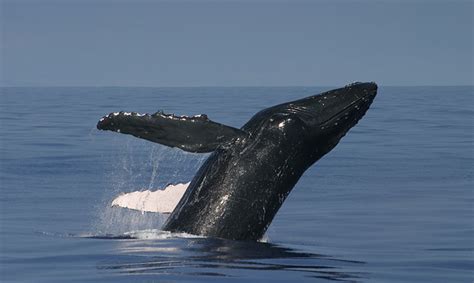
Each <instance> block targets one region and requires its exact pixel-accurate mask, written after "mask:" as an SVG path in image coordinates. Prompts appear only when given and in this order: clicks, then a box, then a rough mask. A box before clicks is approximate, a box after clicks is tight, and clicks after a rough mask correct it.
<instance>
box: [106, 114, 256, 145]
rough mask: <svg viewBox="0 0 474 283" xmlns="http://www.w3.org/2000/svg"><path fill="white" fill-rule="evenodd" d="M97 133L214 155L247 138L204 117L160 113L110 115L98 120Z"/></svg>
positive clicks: (242, 133)
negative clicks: (236, 140)
mask: <svg viewBox="0 0 474 283" xmlns="http://www.w3.org/2000/svg"><path fill="white" fill-rule="evenodd" d="M97 129H99V130H109V131H115V132H119V133H123V134H130V135H133V136H135V137H138V138H142V139H146V140H149V141H152V142H156V143H159V144H162V145H166V146H169V147H178V148H180V149H182V150H185V151H189V152H196V153H203V152H211V151H214V150H215V149H216V148H217V147H218V146H219V145H221V144H225V143H227V142H230V141H232V140H234V139H237V138H239V137H244V136H246V135H247V134H246V133H245V132H244V131H242V130H239V129H236V128H233V127H229V126H226V125H222V124H219V123H216V122H213V121H211V120H209V119H208V118H207V116H206V115H197V116H192V117H187V116H174V115H168V114H164V113H162V112H157V113H155V114H152V115H150V114H138V113H134V112H132V113H129V112H116V113H110V114H109V115H107V116H104V117H102V119H100V121H99V122H98V123H97Z"/></svg>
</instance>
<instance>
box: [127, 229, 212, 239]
mask: <svg viewBox="0 0 474 283" xmlns="http://www.w3.org/2000/svg"><path fill="white" fill-rule="evenodd" d="M124 235H126V236H131V237H132V238H135V239H140V240H164V239H171V238H187V239H194V238H204V237H203V236H199V235H192V234H188V233H173V232H169V231H163V230H159V229H146V230H138V231H130V232H125V233H124Z"/></svg>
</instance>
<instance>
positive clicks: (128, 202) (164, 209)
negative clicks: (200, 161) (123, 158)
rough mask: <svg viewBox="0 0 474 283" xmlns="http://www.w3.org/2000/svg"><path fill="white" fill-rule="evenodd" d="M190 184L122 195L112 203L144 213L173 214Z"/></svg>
mask: <svg viewBox="0 0 474 283" xmlns="http://www.w3.org/2000/svg"><path fill="white" fill-rule="evenodd" d="M188 185H189V183H186V184H175V185H168V186H167V187H166V188H165V189H163V190H156V191H150V190H146V191H136V192H131V193H125V194H121V195H119V196H118V197H116V198H115V199H114V200H113V201H112V206H118V207H123V208H128V209H133V210H139V211H142V212H159V213H171V212H172V211H173V210H174V208H175V207H176V205H177V204H178V202H179V201H180V199H181V197H182V196H183V194H184V192H185V191H186V189H187V188H188Z"/></svg>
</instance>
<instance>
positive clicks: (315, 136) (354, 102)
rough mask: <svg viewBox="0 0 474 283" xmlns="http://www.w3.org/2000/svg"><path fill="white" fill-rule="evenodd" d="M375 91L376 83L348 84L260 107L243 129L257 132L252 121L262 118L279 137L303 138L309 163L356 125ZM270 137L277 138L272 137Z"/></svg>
mask: <svg viewBox="0 0 474 283" xmlns="http://www.w3.org/2000/svg"><path fill="white" fill-rule="evenodd" d="M376 94H377V84H375V83H373V82H370V83H360V82H356V83H352V84H349V85H346V86H345V87H342V88H338V89H334V90H331V91H327V92H324V93H321V94H318V95H313V96H309V97H306V98H303V99H299V100H295V101H291V102H287V103H283V104H279V105H276V106H273V107H270V108H267V109H264V110H262V111H260V112H259V113H257V114H256V115H255V116H254V117H253V118H252V119H251V120H250V121H249V122H248V123H247V124H246V125H245V126H244V127H243V129H245V130H248V131H250V132H251V131H256V132H258V131H259V128H260V127H261V125H262V124H261V123H257V122H256V121H264V122H263V123H266V125H267V126H266V128H267V130H270V131H272V130H273V131H274V132H281V133H283V136H289V135H291V136H298V139H293V140H297V142H300V141H302V140H303V141H304V144H305V146H308V147H311V148H313V149H314V150H313V153H312V154H311V158H310V159H311V163H313V162H315V161H317V160H318V159H319V158H321V157H322V156H323V155H324V154H326V153H328V152H329V151H330V150H331V149H333V148H334V147H335V146H336V145H337V143H338V142H339V141H340V140H341V138H342V137H343V136H344V135H345V134H346V133H347V132H348V131H349V130H350V129H351V128H352V127H353V126H355V125H356V124H357V122H358V121H359V120H360V119H361V118H362V117H363V116H364V115H365V113H366V111H367V110H368V109H369V107H370V105H371V104H372V102H373V100H374V98H375V96H376ZM268 121H270V122H268ZM282 126H283V127H282ZM277 130H279V131H277ZM271 138H272V139H274V140H278V138H275V136H271ZM283 139H284V138H282V140H283Z"/></svg>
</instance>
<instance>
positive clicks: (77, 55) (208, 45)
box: [0, 0, 474, 86]
mask: <svg viewBox="0 0 474 283" xmlns="http://www.w3.org/2000/svg"><path fill="white" fill-rule="evenodd" d="M0 1H2V6H1V18H0V24H1V31H2V34H1V58H0V59H1V61H0V62H1V63H0V65H1V70H0V71H1V73H0V79H1V80H0V83H1V85H42V86H50V85H64V86H261V85H262V86H275V85H324V86H330V85H343V84H346V83H348V82H352V81H357V80H359V81H376V82H378V83H379V84H382V85H459V84H464V85H466V84H470V85H472V84H473V62H474V61H473V2H472V1H452V0H446V1H416V0H413V1H388V0H386V1H375V0H374V1H342V0H336V1H308V2H304V1H287V2H284V1H174V2H171V1H131V0H130V1H113V0H102V1H73V0H63V1H56V2H53V1H41V0H37V1H25V0H15V1H9V0H0Z"/></svg>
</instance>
